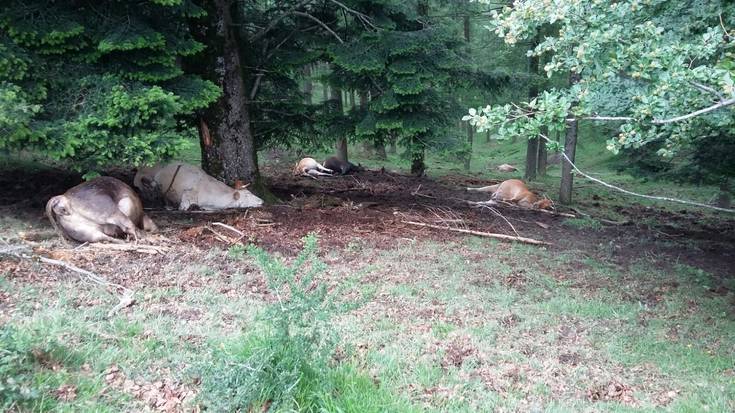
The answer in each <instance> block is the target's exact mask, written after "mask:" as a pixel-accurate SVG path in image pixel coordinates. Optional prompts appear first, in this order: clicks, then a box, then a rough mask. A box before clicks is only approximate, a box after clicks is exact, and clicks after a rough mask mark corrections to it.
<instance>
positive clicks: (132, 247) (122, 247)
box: [75, 243, 168, 255]
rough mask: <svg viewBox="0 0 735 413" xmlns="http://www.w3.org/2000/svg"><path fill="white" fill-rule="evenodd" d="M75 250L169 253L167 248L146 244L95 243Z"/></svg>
mask: <svg viewBox="0 0 735 413" xmlns="http://www.w3.org/2000/svg"><path fill="white" fill-rule="evenodd" d="M75 250H81V251H84V250H113V251H132V252H141V253H143V254H151V255H155V254H165V253H166V251H168V248H167V247H163V246H159V245H144V244H103V243H94V244H87V245H84V244H82V245H81V246H79V247H77V248H75Z"/></svg>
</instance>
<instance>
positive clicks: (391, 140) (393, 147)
mask: <svg viewBox="0 0 735 413" xmlns="http://www.w3.org/2000/svg"><path fill="white" fill-rule="evenodd" d="M397 140H398V139H397V138H396V137H395V136H393V134H390V135H388V144H389V145H388V153H390V154H391V155H395V154H397V153H398V145H397V144H396V141H397Z"/></svg>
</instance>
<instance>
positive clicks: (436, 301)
mask: <svg viewBox="0 0 735 413" xmlns="http://www.w3.org/2000/svg"><path fill="white" fill-rule="evenodd" d="M523 148H524V147H523V142H520V141H519V142H517V143H515V144H514V143H511V142H506V143H485V142H484V141H483V140H482V139H480V140H479V141H478V144H477V145H476V148H475V157H474V158H473V163H472V169H471V173H472V174H473V175H474V176H476V177H477V178H479V179H501V178H508V177H511V176H512V177H519V176H520V173H518V174H500V173H497V172H494V171H493V170H492V169H491V168H490V166H493V165H497V164H500V163H513V164H516V165H522V164H523V158H524V156H525V153H524V150H523ZM310 155H313V156H315V157H316V158H317V159H320V158H322V157H324V156H325V155H326V153H324V152H313V153H311V154H310ZM183 157H184V158H186V159H188V160H190V161H196V159H197V154H196V153H195V152H194V151H192V152H191V153H188V154H184V156H183ZM351 157H352V158H353V159H352V160H353V161H354V162H362V163H363V164H367V165H370V166H380V165H381V164H382V163H381V162H379V161H376V160H375V159H372V158H371V157H369V156H365V155H364V154H362V153H361V152H360V151H353V153H352V154H351ZM578 160H579V163H580V166H581V167H582V168H583V169H584V170H586V171H590V172H594V173H597V174H598V175H596V176H600V177H602V179H605V180H607V181H610V182H612V183H616V184H620V185H621V186H624V187H628V188H631V189H635V190H637V191H639V192H644V193H651V194H659V195H669V196H679V197H686V198H690V199H694V200H699V201H707V200H708V199H709V197H711V195H712V194H714V193H715V192H716V189H715V188H710V187H699V188H696V187H692V186H681V185H676V184H673V183H666V182H645V181H643V180H641V179H639V178H635V177H631V176H629V175H625V174H617V173H614V172H611V165H612V163H613V162H614V159H612V157H611V155H610V154H608V153H605V152H604V149H603V148H602V145H601V144H600V143H599V142H596V141H593V140H590V139H585V138H584V135H583V136H582V139H580V148H579V152H578ZM26 161H29V160H28V159H25V160H22V162H26ZM428 162H429V164H430V166H431V168H430V169H429V174H430V175H431V176H435V177H442V176H449V175H453V174H458V173H464V171H462V170H461V167H457V165H458V163H457V162H456V161H454V160H451V159H447V158H442V157H440V156H430V157H429V159H428ZM11 164H12V162H10V161H7V162H6V163H5V164H4V165H5V166H6V167H8V165H11ZM12 165H16V166H17V165H18V164H12ZM12 165H11V166H12ZM386 166H387V167H390V168H397V169H400V170H403V171H405V170H407V169H408V163H407V162H406V161H404V160H401V159H400V158H399V157H398V156H396V155H391V156H390V157H389V160H388V162H386ZM558 174H559V171H558V167H552V168H551V169H550V170H549V174H548V175H547V176H546V177H542V178H540V179H539V180H537V181H535V182H532V183H531V186H532V187H534V188H539V189H541V190H543V191H545V192H546V193H548V194H549V195H550V196H551V197H552V198H555V195H556V187H557V183H558ZM575 199H577V200H578V201H579V205H577V206H578V207H579V208H580V209H582V210H584V211H586V212H589V213H591V215H592V216H593V217H596V218H579V219H569V220H566V221H565V226H566V227H567V228H568V229H569V230H570V231H571V230H574V231H581V232H587V231H590V232H591V231H597V230H599V229H600V228H601V223H600V221H599V219H598V218H607V219H614V220H620V219H623V215H622V214H620V212H619V209H618V208H617V207H618V206H619V205H625V204H628V203H631V202H632V203H639V204H641V205H651V204H652V203H651V202H649V201H646V200H640V199H633V198H628V197H624V196H622V195H619V194H615V193H610V192H608V191H607V190H605V189H603V188H601V187H599V186H596V185H593V184H591V183H587V182H584V181H582V180H577V187H576V190H575ZM657 207H659V208H668V209H672V210H680V209H688V208H684V207H679V206H672V205H670V204H657ZM715 218H716V217H715V216H712V215H705V216H704V218H703V219H708V220H710V219H711V220H714V219H715ZM651 219H652V220H655V219H658V218H655V217H653V218H651ZM653 223H655V222H651V224H653ZM30 225H36V224H35V222H32V220H30V219H28V218H24V217H19V216H14V215H7V216H6V215H2V216H0V229H1V230H2V233H3V238H4V239H6V240H8V241H11V242H16V241H18V235H17V234H18V232H19V231H24V230H27V229H28V228H29V226H30ZM641 242H644V241H643V240H642V241H641ZM599 248H601V249H606V248H612V246H607V245H602V244H601V245H600V246H599ZM324 255H325V256H326V257H328V258H329V262H330V267H329V269H328V271H326V272H325V273H324V275H323V276H322V277H321V278H320V279H319V281H320V282H324V283H325V284H327V285H330V286H333V285H336V284H340V283H342V282H344V280H345V278H346V277H348V276H353V277H357V278H358V281H357V282H353V283H348V288H347V290H346V291H344V292H343V294H344V295H345V297H358V296H362V297H365V298H364V299H363V300H361V301H360V305H359V306H357V308H353V309H350V310H348V311H345V312H340V313H339V314H337V315H335V316H334V317H333V319H332V321H331V328H333V329H334V332H335V333H336V335H337V336H338V337H339V341H338V343H337V351H336V353H335V355H334V357H332V359H330V361H329V363H327V368H325V371H326V372H327V373H326V376H322V377H324V378H323V379H320V385H319V386H315V387H305V389H307V390H308V389H311V390H309V391H311V393H313V394H311V395H312V396H315V397H316V399H317V400H318V401H319V403H320V406H321V407H322V408H323V409H324V410H325V411H330V412H331V411H346V412H350V411H352V412H369V411H376V412H377V411H381V412H382V411H396V412H404V411H429V412H444V411H457V412H471V411H483V412H484V411H499V412H500V411H544V412H568V411H580V412H581V411H595V412H598V411H600V412H631V411H673V412H699V411H705V410H706V411H712V412H726V411H734V410H735V371H733V366H735V317H734V316H733V310H732V302H733V299H735V297H734V296H733V292H732V291H733V289H735V280H732V279H726V280H722V283H721V284H722V285H724V286H725V287H727V288H728V289H729V292H728V291H727V290H725V291H726V292H725V293H724V294H715V293H713V292H712V291H711V287H712V286H713V285H714V284H713V279H714V276H713V275H711V274H709V273H707V272H705V271H703V270H701V269H697V268H693V267H689V266H686V265H671V264H672V263H670V262H666V263H665V264H667V265H666V266H664V265H662V264H664V258H662V257H656V256H650V257H648V258H647V259H645V260H644V259H642V260H639V261H637V262H633V263H631V265H629V266H626V267H622V266H619V265H615V264H613V263H612V261H611V260H610V261H608V260H604V259H603V258H599V257H598V258H592V257H590V256H588V255H587V254H585V253H582V252H578V251H566V252H551V251H549V250H546V249H545V248H538V247H529V246H524V245H510V244H506V243H500V242H496V241H493V240H488V239H483V238H476V237H467V238H464V239H462V240H461V241H451V242H441V243H439V242H435V241H429V240H420V239H419V240H396V242H395V245H394V246H392V247H378V246H375V245H373V244H371V243H369V242H365V241H363V240H359V239H357V238H356V239H355V240H353V241H352V242H349V243H348V244H347V246H346V247H345V248H344V249H343V250H331V251H328V252H325V253H324ZM602 256H604V254H603V255H602ZM107 259H110V260H111V259H120V258H119V257H118V258H116V257H113V256H102V257H97V258H94V257H93V258H91V259H90V261H89V263H88V264H89V265H90V266H94V265H100V266H102V268H107V267H104V266H103V263H104V261H105V260H107ZM120 262H121V261H116V263H117V264H115V265H117V266H116V267H115V269H116V271H117V272H115V273H107V274H106V275H107V276H110V277H112V278H114V279H122V280H125V284H126V285H128V286H130V287H131V288H134V289H135V290H136V291H137V295H136V304H135V305H134V306H132V307H130V308H127V309H124V310H123V311H121V312H119V313H118V314H116V315H115V316H113V317H112V318H109V319H108V318H107V317H106V313H107V311H108V310H109V309H110V307H111V306H112V305H114V304H115V303H116V298H115V297H114V295H113V294H112V293H110V292H107V291H105V290H103V289H101V288H99V287H96V286H94V285H89V284H85V283H82V282H80V281H78V280H77V279H76V278H74V277H73V276H71V275H69V274H67V273H63V272H55V271H54V270H50V269H49V268H45V267H43V266H41V265H40V264H32V263H29V262H24V263H22V264H16V263H14V262H13V261H12V260H5V261H2V262H0V332H1V333H0V336H1V337H2V346H0V373H2V374H0V397H2V400H0V406H2V408H3V409H9V410H11V411H13V410H17V411H68V412H71V411H75V412H77V411H82V412H84V411H89V412H92V411H102V412H106V411H109V412H113V411H143V410H146V409H154V408H155V403H156V400H155V398H156V397H158V396H161V397H163V398H164V399H166V400H168V401H175V402H177V403H178V405H177V406H178V407H180V408H182V409H192V408H193V407H194V406H195V405H197V404H199V403H202V400H205V396H206V395H205V394H203V392H205V391H206V390H205V389H204V387H203V386H202V384H201V383H202V382H201V379H202V374H201V366H206V365H215V364H213V363H215V361H217V359H216V355H217V354H220V352H224V353H228V352H229V354H240V356H242V357H244V358H239V359H238V358H235V359H225V361H224V365H231V364H233V363H235V364H237V363H239V362H241V361H242V360H243V359H247V357H249V355H251V354H252V352H253V350H254V349H256V348H258V345H259V344H258V343H259V342H258V341H257V340H254V338H253V336H252V335H250V333H252V332H253V331H258V328H259V326H260V325H259V323H260V322H261V321H259V319H258V315H259V314H261V312H262V311H263V309H264V308H266V307H267V306H268V305H269V303H272V302H273V299H274V297H273V296H272V294H271V293H269V292H268V291H267V289H266V286H265V285H264V282H263V273H262V272H261V271H260V270H257V269H256V266H255V262H254V261H253V259H252V258H251V257H249V256H248V254H247V253H246V249H245V248H242V247H238V246H234V247H231V248H229V249H227V250H222V249H219V248H216V247H215V248H209V249H201V248H200V247H197V246H195V245H178V246H175V247H174V249H173V251H172V252H171V255H170V257H167V258H165V259H161V260H159V261H156V262H155V265H151V266H145V265H143V266H141V267H136V266H125V265H121V264H119V263H120ZM15 265H20V270H14V269H13V267H14V266H15ZM143 267H145V268H143ZM261 344H262V343H261ZM228 363H229V364H228ZM220 372H224V369H222V370H217V371H216V372H215V373H220ZM7 377H15V378H17V379H16V383H21V385H20V386H14V387H13V386H9V385H8V383H7ZM2 380H5V381H4V382H3V381H2ZM131 383H132V384H131ZM616 383H617V384H620V385H621V386H623V388H624V389H626V390H624V391H623V392H621V393H620V394H617V393H614V392H613V393H608V391H607V389H608V388H609V387H610V386H612V385H614V384H616ZM135 386H137V387H135ZM613 387H614V386H613ZM26 389H27V390H26ZM64 389H67V392H66V393H65V392H64ZM68 389H73V392H71V393H69V392H68ZM600 389H602V390H600ZM28 391H30V393H28ZM64 394H66V395H67V396H64ZM595 394H597V395H598V396H599V397H598V398H600V400H595V398H596V397H593V396H594V395H595ZM28 395H33V396H36V397H26V396H28ZM151 397H152V398H153V399H151ZM261 402H263V401H262V400H261ZM3 403H4V404H3ZM212 411H218V410H217V409H216V408H215V409H213V410H212Z"/></svg>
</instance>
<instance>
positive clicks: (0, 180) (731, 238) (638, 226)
mask: <svg viewBox="0 0 735 413" xmlns="http://www.w3.org/2000/svg"><path fill="white" fill-rule="evenodd" d="M282 171H286V172H282ZM287 171H288V168H285V169H280V170H278V169H275V167H270V169H266V175H268V174H270V177H269V179H268V182H267V183H268V186H269V187H270V188H271V190H272V191H273V193H274V194H275V195H276V196H278V197H279V198H280V199H281V200H282V202H281V203H278V204H276V205H271V206H267V207H264V208H260V209H257V210H251V211H247V212H243V211H235V212H222V213H215V214H201V213H193V212H192V213H187V212H178V211H166V210H162V209H154V210H150V211H149V213H150V215H151V216H152V218H153V219H154V220H155V221H156V222H157V223H158V226H159V227H160V228H162V230H163V231H162V233H163V236H165V237H168V239H170V240H172V242H173V243H175V244H182V245H187V244H193V245H194V246H196V248H197V249H196V250H189V251H188V252H192V253H187V250H186V249H182V250H176V251H175V252H174V253H173V254H174V255H177V256H176V259H177V260H180V262H181V263H182V265H183V264H184V263H185V262H197V261H198V260H199V259H198V256H199V255H201V251H204V250H206V249H208V248H210V247H211V246H212V245H217V246H219V247H224V248H227V247H229V246H230V245H233V244H235V243H239V242H243V243H245V242H255V243H256V244H258V245H261V246H263V247H264V248H266V249H268V250H271V251H279V252H281V253H283V254H285V255H293V254H295V252H296V251H298V250H299V248H300V246H301V238H302V237H303V236H304V235H306V234H307V233H309V232H316V233H318V234H319V236H320V242H321V245H322V248H323V249H325V250H328V249H344V248H345V247H348V246H349V245H351V243H354V242H358V241H359V242H361V243H364V244H365V245H368V246H378V247H391V246H394V245H395V243H396V242H397V241H398V240H402V239H433V240H436V241H444V240H447V239H458V238H461V237H464V235H458V234H455V233H452V232H449V231H442V230H437V229H428V228H421V227H414V226H409V225H406V224H405V223H403V222H402V221H406V220H414V221H420V222H425V223H430V224H435V225H443V226H451V227H459V228H466V229H471V230H477V231H485V232H496V233H503V234H510V235H513V231H512V229H511V228H510V226H509V225H508V223H507V222H506V220H505V219H503V218H502V217H499V216H497V215H496V214H493V213H490V212H489V211H487V210H484V209H478V208H472V207H470V206H469V205H467V204H466V202H464V200H471V201H482V200H486V198H487V195H484V194H477V193H470V192H467V191H466V190H465V187H467V186H475V185H486V184H491V183H493V182H492V181H485V180H479V179H477V178H473V177H465V176H448V177H445V178H443V179H442V180H441V181H438V180H433V179H429V178H426V177H422V178H416V177H411V176H404V175H397V174H394V173H389V172H385V171H365V172H361V173H358V174H356V175H350V176H342V177H333V178H324V179H320V180H313V179H308V178H297V177H293V176H292V175H291V174H290V173H289V172H287ZM111 174H112V175H114V176H116V177H118V178H120V179H123V180H125V181H127V182H129V183H131V181H132V173H131V172H130V171H115V172H113V173H111ZM79 180H80V177H79V176H78V175H75V174H70V173H63V172H62V171H57V170H43V171H39V172H33V173H29V172H27V171H20V170H18V171H6V172H5V173H3V174H2V176H0V215H2V216H4V217H7V218H12V219H14V220H16V221H15V222H16V223H18V222H19V223H22V224H23V227H22V228H17V229H15V231H14V229H13V228H7V229H6V237H8V238H10V239H17V240H22V239H27V240H34V241H37V240H39V239H40V240H43V239H48V238H52V239H53V234H52V233H51V232H50V227H49V225H48V221H47V220H46V219H45V217H44V216H43V207H44V204H45V202H46V201H47V200H48V198H50V197H51V196H53V195H56V194H60V193H62V192H64V191H65V190H66V189H68V188H69V187H70V186H72V185H74V184H76V183H78V182H79ZM532 189H533V188H532ZM497 210H498V211H499V212H500V213H501V214H502V215H503V216H504V217H505V218H506V219H507V220H508V221H509V222H510V223H511V224H512V225H513V227H514V228H515V229H516V230H517V231H518V233H519V234H520V235H522V236H525V237H531V238H535V239H539V240H542V241H546V242H550V243H552V246H550V247H549V248H550V249H551V250H552V251H558V252H560V253H561V252H565V251H568V250H574V251H581V252H582V253H583V254H586V255H588V256H590V257H594V258H600V259H603V260H605V261H608V262H611V263H613V264H617V265H622V266H627V265H629V264H630V263H633V262H637V261H638V260H640V259H642V258H647V257H656V261H657V262H658V263H659V264H661V265H668V264H669V263H680V264H688V265H691V266H694V267H698V268H702V269H704V270H706V271H708V272H711V273H714V274H717V275H720V276H731V275H733V271H734V270H733V263H735V256H734V255H733V254H735V248H733V247H734V246H735V220H734V219H731V218H729V217H726V216H722V217H721V219H720V220H719V222H718V224H717V225H713V224H711V223H707V222H706V220H705V219H703V216H702V215H701V214H698V213H695V212H687V211H678V212H677V211H664V210H657V209H652V208H646V207H640V206H620V207H619V212H620V213H621V214H624V215H625V216H627V217H628V220H629V221H630V222H631V224H629V225H604V226H603V228H602V229H601V230H587V229H577V228H572V227H570V226H568V225H564V219H565V218H563V217H559V216H553V215H548V214H541V213H539V212H536V211H527V210H519V209H514V208H507V207H504V206H498V207H497ZM584 210H585V211H587V212H592V211H593V210H592V209H590V208H589V205H584ZM212 222H223V223H225V224H228V225H230V226H232V227H234V228H236V229H237V230H239V231H241V232H242V233H243V234H244V235H245V236H244V237H239V236H237V235H236V234H233V233H231V232H228V231H227V230H225V229H222V228H214V227H212V226H211V223H212ZM11 226H12V225H11ZM193 252H197V253H196V254H193ZM102 255H103V256H104V257H105V259H107V260H110V261H111V262H110V263H109V264H114V265H117V266H119V265H128V264H125V263H124V262H121V261H120V262H116V260H115V258H114V255H115V254H108V255H105V254H102ZM171 258H172V257H164V256H149V257H145V258H142V260H144V262H145V263H144V265H141V266H142V267H145V269H146V271H147V272H148V273H150V271H151V269H153V268H156V267H160V266H161V265H163V264H164V263H165V262H168V261H169V260H170V259H171ZM96 261H97V264H98V265H100V261H99V260H96ZM2 265H3V267H4V269H5V271H4V272H6V273H10V274H13V273H16V272H17V271H18V268H21V267H27V264H22V263H15V262H10V263H8V262H3V263H2ZM19 266H20V267H19ZM577 270H578V268H577ZM570 273H572V274H573V273H574V271H571V272H570ZM138 274H139V273H138ZM26 276H31V277H33V275H30V274H26ZM139 276H140V275H139ZM504 281H505V283H506V284H507V285H510V286H513V287H515V288H521V289H522V288H523V286H524V283H525V275H524V274H523V273H522V272H517V273H514V274H512V275H510V276H509V277H508V278H507V279H506V280H504ZM171 282H175V283H177V284H179V283H181V281H180V280H177V281H173V280H171ZM475 282H476V283H478V284H482V283H483V280H476V281H475ZM721 284H722V283H719V282H715V283H714V285H713V287H712V288H713V291H716V293H718V294H727V293H728V291H729V290H728V289H727V288H726V287H725V286H723V285H721ZM646 299H647V300H648V301H651V302H652V303H655V302H656V295H655V292H654V293H653V295H652V296H650V297H647V298H646Z"/></svg>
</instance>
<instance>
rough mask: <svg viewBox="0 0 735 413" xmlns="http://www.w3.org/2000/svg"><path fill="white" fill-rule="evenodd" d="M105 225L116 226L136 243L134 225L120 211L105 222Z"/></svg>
mask: <svg viewBox="0 0 735 413" xmlns="http://www.w3.org/2000/svg"><path fill="white" fill-rule="evenodd" d="M107 224H112V225H117V227H118V228H120V230H121V231H122V232H124V233H125V234H127V235H128V236H129V237H132V238H133V240H135V242H136V243H137V242H138V228H137V227H136V226H135V223H133V221H132V220H131V219H130V217H129V216H127V215H125V214H124V213H123V212H122V211H117V212H115V213H114V214H112V216H111V217H110V218H109V219H108V220H107Z"/></svg>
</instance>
